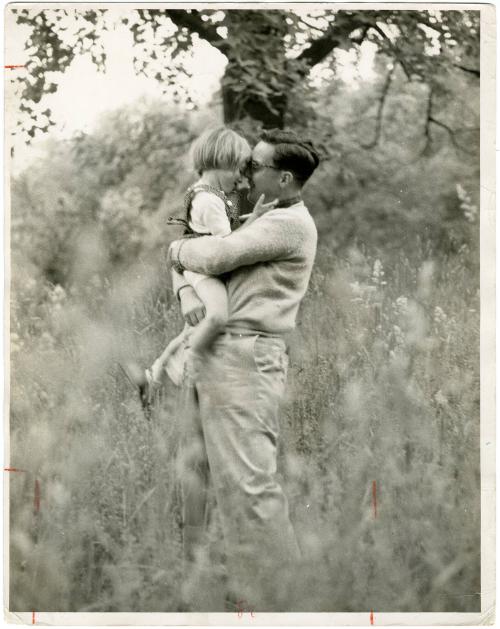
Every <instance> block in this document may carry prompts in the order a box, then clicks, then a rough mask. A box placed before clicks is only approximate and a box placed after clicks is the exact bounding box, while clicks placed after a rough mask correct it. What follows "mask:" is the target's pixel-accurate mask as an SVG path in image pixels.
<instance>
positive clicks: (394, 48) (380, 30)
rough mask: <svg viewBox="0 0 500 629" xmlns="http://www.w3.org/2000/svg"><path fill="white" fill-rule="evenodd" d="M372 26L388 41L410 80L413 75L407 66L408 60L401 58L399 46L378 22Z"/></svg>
mask: <svg viewBox="0 0 500 629" xmlns="http://www.w3.org/2000/svg"><path fill="white" fill-rule="evenodd" d="M371 28H373V29H374V30H375V31H376V32H377V33H378V34H379V35H380V36H381V37H382V39H384V40H385V41H386V42H387V44H388V46H389V48H390V49H391V52H392V54H393V55H394V58H395V59H396V61H397V62H398V63H399V65H400V66H401V67H402V69H403V72H404V73H405V76H406V78H407V79H408V81H409V80H410V76H411V72H410V70H408V68H407V67H406V62H405V61H403V59H402V58H401V55H400V54H399V50H398V48H397V46H395V45H394V44H393V43H392V41H391V40H390V38H389V37H388V36H387V35H386V34H385V33H384V31H383V30H382V29H381V28H380V26H379V25H378V24H373V25H372V27H371Z"/></svg>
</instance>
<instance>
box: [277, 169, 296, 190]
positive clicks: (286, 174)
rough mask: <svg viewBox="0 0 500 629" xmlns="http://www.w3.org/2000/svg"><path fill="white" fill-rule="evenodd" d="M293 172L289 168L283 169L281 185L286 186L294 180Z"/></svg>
mask: <svg viewBox="0 0 500 629" xmlns="http://www.w3.org/2000/svg"><path fill="white" fill-rule="evenodd" d="M293 179H294V177H293V174H292V173H291V172H290V171H289V170H283V171H282V172H281V177H280V186H281V187H282V188H284V187H285V186H288V185H290V184H291V183H292V182H293Z"/></svg>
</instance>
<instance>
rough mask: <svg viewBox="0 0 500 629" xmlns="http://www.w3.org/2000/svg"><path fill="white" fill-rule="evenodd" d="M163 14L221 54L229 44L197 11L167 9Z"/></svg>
mask: <svg viewBox="0 0 500 629" xmlns="http://www.w3.org/2000/svg"><path fill="white" fill-rule="evenodd" d="M165 14H166V15H167V17H169V18H170V19H171V20H172V22H173V23H174V24H175V25H176V26H177V27H178V28H185V29H187V30H188V31H189V32H190V33H196V34H197V35H199V36H200V37H201V38H202V39H204V40H206V41H207V42H208V43H210V44H212V46H215V47H216V48H217V49H218V50H220V51H221V52H222V53H223V54H225V53H226V51H227V50H228V48H229V46H228V44H227V42H226V40H225V39H224V38H223V37H221V36H220V35H219V33H218V32H217V27H216V26H214V25H213V24H211V23H210V22H205V21H203V20H202V19H201V15H200V12H199V11H194V10H193V11H186V10H183V9H167V10H166V11H165Z"/></svg>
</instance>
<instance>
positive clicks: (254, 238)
mask: <svg viewBox="0 0 500 629" xmlns="http://www.w3.org/2000/svg"><path fill="white" fill-rule="evenodd" d="M317 238H318V236H317V231H316V226H315V224H314V221H313V219H312V217H311V215H310V214H309V212H308V210H307V208H306V206H305V205H304V204H303V203H302V202H299V203H296V204H295V205H292V206H290V207H286V208H279V207H277V208H275V209H273V210H270V211H268V212H266V213H265V214H263V215H262V216H260V217H259V218H257V219H256V220H254V221H253V222H252V223H251V224H249V225H243V226H242V227H240V228H239V229H237V230H236V231H234V232H232V233H231V234H229V235H227V236H224V237H221V236H203V237H201V238H195V239H188V240H184V241H177V242H175V243H173V244H172V248H171V256H172V259H173V260H177V261H178V262H179V263H180V265H181V266H182V267H183V268H185V269H188V270H190V271H196V272H198V273H204V274H206V275H221V274H222V273H228V272H230V275H229V277H228V279H227V282H226V287H227V292H228V299H229V319H228V324H227V327H228V328H229V329H233V330H242V331H255V332H256V333H259V334H264V335H274V334H278V335H279V334H283V333H285V332H288V331H290V330H291V329H293V328H294V327H295V319H296V317H297V312H298V309H299V304H300V301H301V299H302V298H303V296H304V294H305V292H306V290H307V285H308V283H309V278H310V276H311V271H312V267H313V263H314V257H315V254H316V244H317Z"/></svg>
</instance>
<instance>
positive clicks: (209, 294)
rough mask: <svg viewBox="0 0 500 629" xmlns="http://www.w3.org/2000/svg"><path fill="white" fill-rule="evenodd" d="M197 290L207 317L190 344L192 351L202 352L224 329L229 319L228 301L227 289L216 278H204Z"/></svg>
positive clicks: (197, 328) (197, 285)
mask: <svg viewBox="0 0 500 629" xmlns="http://www.w3.org/2000/svg"><path fill="white" fill-rule="evenodd" d="M195 290H196V293H197V295H198V297H199V298H200V299H201V301H202V302H203V305H204V306H205V310H206V315H205V318H204V319H202V321H201V322H200V323H199V324H198V325H197V326H196V327H195V328H194V329H193V332H192V333H191V337H190V343H189V344H190V346H191V349H193V350H194V351H197V352H201V351H203V350H205V349H207V348H208V347H209V346H210V345H211V344H212V342H213V341H214V340H215V337H216V336H217V335H218V334H219V333H220V332H221V331H222V330H223V329H224V326H225V325H226V323H227V318H228V301H227V291H226V287H225V285H224V283H223V282H221V281H220V280H219V279H217V278H216V277H205V278H203V279H202V280H201V281H199V282H197V284H196V287H195Z"/></svg>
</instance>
